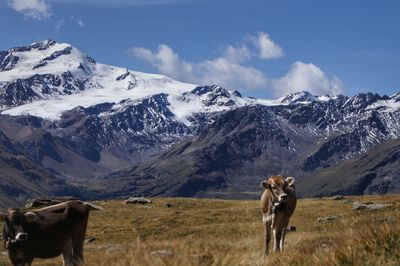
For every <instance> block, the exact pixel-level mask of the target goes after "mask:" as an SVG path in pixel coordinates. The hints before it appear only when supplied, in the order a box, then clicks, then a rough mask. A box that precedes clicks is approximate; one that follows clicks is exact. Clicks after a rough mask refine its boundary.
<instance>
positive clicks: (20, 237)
mask: <svg viewBox="0 0 400 266" xmlns="http://www.w3.org/2000/svg"><path fill="white" fill-rule="evenodd" d="M27 239H28V234H27V233H18V234H17V235H16V236H15V240H16V241H25V240H27Z"/></svg>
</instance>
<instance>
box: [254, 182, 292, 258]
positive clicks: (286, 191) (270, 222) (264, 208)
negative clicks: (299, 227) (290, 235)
mask: <svg viewBox="0 0 400 266" xmlns="http://www.w3.org/2000/svg"><path fill="white" fill-rule="evenodd" d="M261 184H262V186H263V187H264V189H265V190H264V193H263V194H262V196H261V212H262V215H263V217H262V221H263V225H264V256H266V255H267V254H268V246H269V242H270V240H271V230H272V231H273V235H274V251H281V250H283V245H284V241H285V235H286V228H287V226H288V224H289V219H290V217H291V216H292V214H293V212H294V209H295V208H296V203H297V199H296V192H295V187H294V178H293V177H288V178H286V179H284V178H283V177H282V176H279V175H278V176H271V177H270V178H269V179H268V180H264V181H263V182H262V183H261Z"/></svg>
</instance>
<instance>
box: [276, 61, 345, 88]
mask: <svg viewBox="0 0 400 266" xmlns="http://www.w3.org/2000/svg"><path fill="white" fill-rule="evenodd" d="M272 84H273V85H272V89H273V92H274V94H275V95H276V96H283V95H287V94H288V93H291V92H296V91H308V92H310V93H312V94H315V95H324V94H330V95H337V94H339V93H343V92H344V87H343V83H342V81H341V80H340V79H339V78H338V77H336V76H334V77H332V78H329V77H328V76H327V75H326V74H325V73H324V72H323V71H322V70H321V69H320V68H319V67H317V66H316V65H313V64H306V63H303V62H300V61H297V62H295V63H294V64H293V65H292V67H291V69H290V70H289V72H288V73H287V74H286V75H285V76H284V77H282V78H280V79H277V80H274V81H273V83H272Z"/></svg>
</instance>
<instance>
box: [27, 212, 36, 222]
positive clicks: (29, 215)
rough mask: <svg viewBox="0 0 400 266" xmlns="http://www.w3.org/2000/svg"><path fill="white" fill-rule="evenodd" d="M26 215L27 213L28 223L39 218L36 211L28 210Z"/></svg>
mask: <svg viewBox="0 0 400 266" xmlns="http://www.w3.org/2000/svg"><path fill="white" fill-rule="evenodd" d="M24 215H25V221H26V222H27V223H32V222H34V221H36V220H37V219H38V218H39V217H38V216H37V214H36V213H34V212H27V213H25V214H24Z"/></svg>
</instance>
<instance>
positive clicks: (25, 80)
mask: <svg viewBox="0 0 400 266" xmlns="http://www.w3.org/2000/svg"><path fill="white" fill-rule="evenodd" d="M0 108H1V111H0V112H1V114H0V131H1V132H0V133H1V134H3V135H4V136H5V137H6V138H7V139H9V140H10V141H9V142H7V145H6V146H4V145H3V146H4V147H5V148H7V152H11V153H12V156H19V155H23V156H24V158H27V159H31V160H32V161H33V164H32V165H39V166H40V167H43V169H47V170H48V171H49V176H50V175H51V176H56V177H57V178H61V179H62V180H73V182H72V183H73V184H79V185H80V186H81V187H85V188H90V187H91V186H97V185H98V184H97V183H96V182H97V180H102V179H101V178H100V177H102V176H103V177H106V179H105V180H106V181H105V182H108V180H109V178H113V180H116V181H115V183H114V185H115V187H114V188H112V187H109V188H108V190H107V191H108V192H107V191H102V192H101V193H100V192H96V193H98V194H99V195H103V196H110V195H111V196H112V195H114V196H115V195H119V196H121V195H125V194H130V193H135V191H136V192H140V193H143V194H146V193H148V194H152V195H161V194H163V193H164V194H169V195H191V196H193V195H202V193H203V192H204V191H206V190H215V189H218V190H220V189H227V190H228V191H229V190H234V191H235V193H236V192H238V191H239V190H241V189H242V190H243V189H247V190H251V189H252V188H253V187H254V189H256V183H257V182H258V181H259V176H260V175H262V176H265V175H268V174H274V173H284V174H285V173H287V174H292V172H296V174H297V175H298V176H299V177H300V179H301V178H306V177H307V175H309V174H310V173H316V172H318V173H319V172H320V171H323V169H325V168H330V167H334V166H336V165H339V164H341V163H342V162H344V161H346V160H348V159H351V158H355V157H357V156H360V155H362V154H365V153H366V152H368V151H369V150H370V149H371V148H373V147H375V146H376V145H378V144H381V143H384V142H386V141H388V140H393V139H400V93H397V94H395V95H392V96H380V95H378V94H373V93H361V94H358V95H355V96H352V97H348V96H344V95H336V96H329V95H324V96H316V95H312V94H310V93H308V92H305V91H304V92H294V93H291V94H289V95H287V96H285V97H282V98H279V99H273V100H270V99H256V98H251V97H244V96H242V95H241V94H240V93H239V92H238V91H235V90H229V89H225V88H222V87H220V86H217V85H195V84H188V83H182V82H178V81H175V80H173V79H171V78H168V77H165V76H162V75H157V74H146V73H141V72H137V71H133V70H128V69H126V68H120V67H115V66H109V65H105V64H101V63H98V62H96V61H95V60H94V59H92V58H91V57H89V56H87V55H85V54H83V53H82V52H80V51H79V50H78V49H77V48H75V47H73V46H71V45H69V44H66V43H57V42H55V41H53V40H46V41H43V42H38V43H33V44H31V45H29V46H24V47H16V48H12V49H9V50H8V51H3V52H0ZM15 147H17V148H15ZM10 156H11V155H10ZM360 161H363V160H360ZM132 165H133V166H132ZM120 168H125V170H121V171H116V170H117V169H120ZM126 169H128V170H126ZM41 171H42V170H41ZM110 172H113V173H112V174H109V173H110ZM177 172H179V173H177ZM174 176H175V177H174ZM89 177H96V179H95V181H94V182H95V184H93V183H90V182H91V181H90V182H89V181H88V179H86V178H89ZM27 178H28V179H29V177H27ZM127 179H128V180H127ZM85 180H86V181H85ZM118 180H119V181H118ZM154 180H158V181H159V182H160V183H162V184H164V187H165V188H166V189H163V187H160V186H158V187H153V186H154V185H156V184H157V185H158V184H159V183H158V182H154ZM204 180H205V181H204ZM203 181H204V182H203ZM88 182H89V183H88ZM99 182H100V183H101V182H102V181H99ZM118 182H119V183H118ZM61 183H62V182H61ZM61 183H60V184H61ZM67 183H68V182H67ZM169 183H171V184H173V186H169ZM127 184H129V185H127ZM167 188H168V189H167ZM0 189H1V187H0ZM58 191H62V189H61V190H58ZM68 191H71V188H68ZM188 191H190V193H189V192H188ZM124 193H125V194H124ZM204 193H205V192H204Z"/></svg>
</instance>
